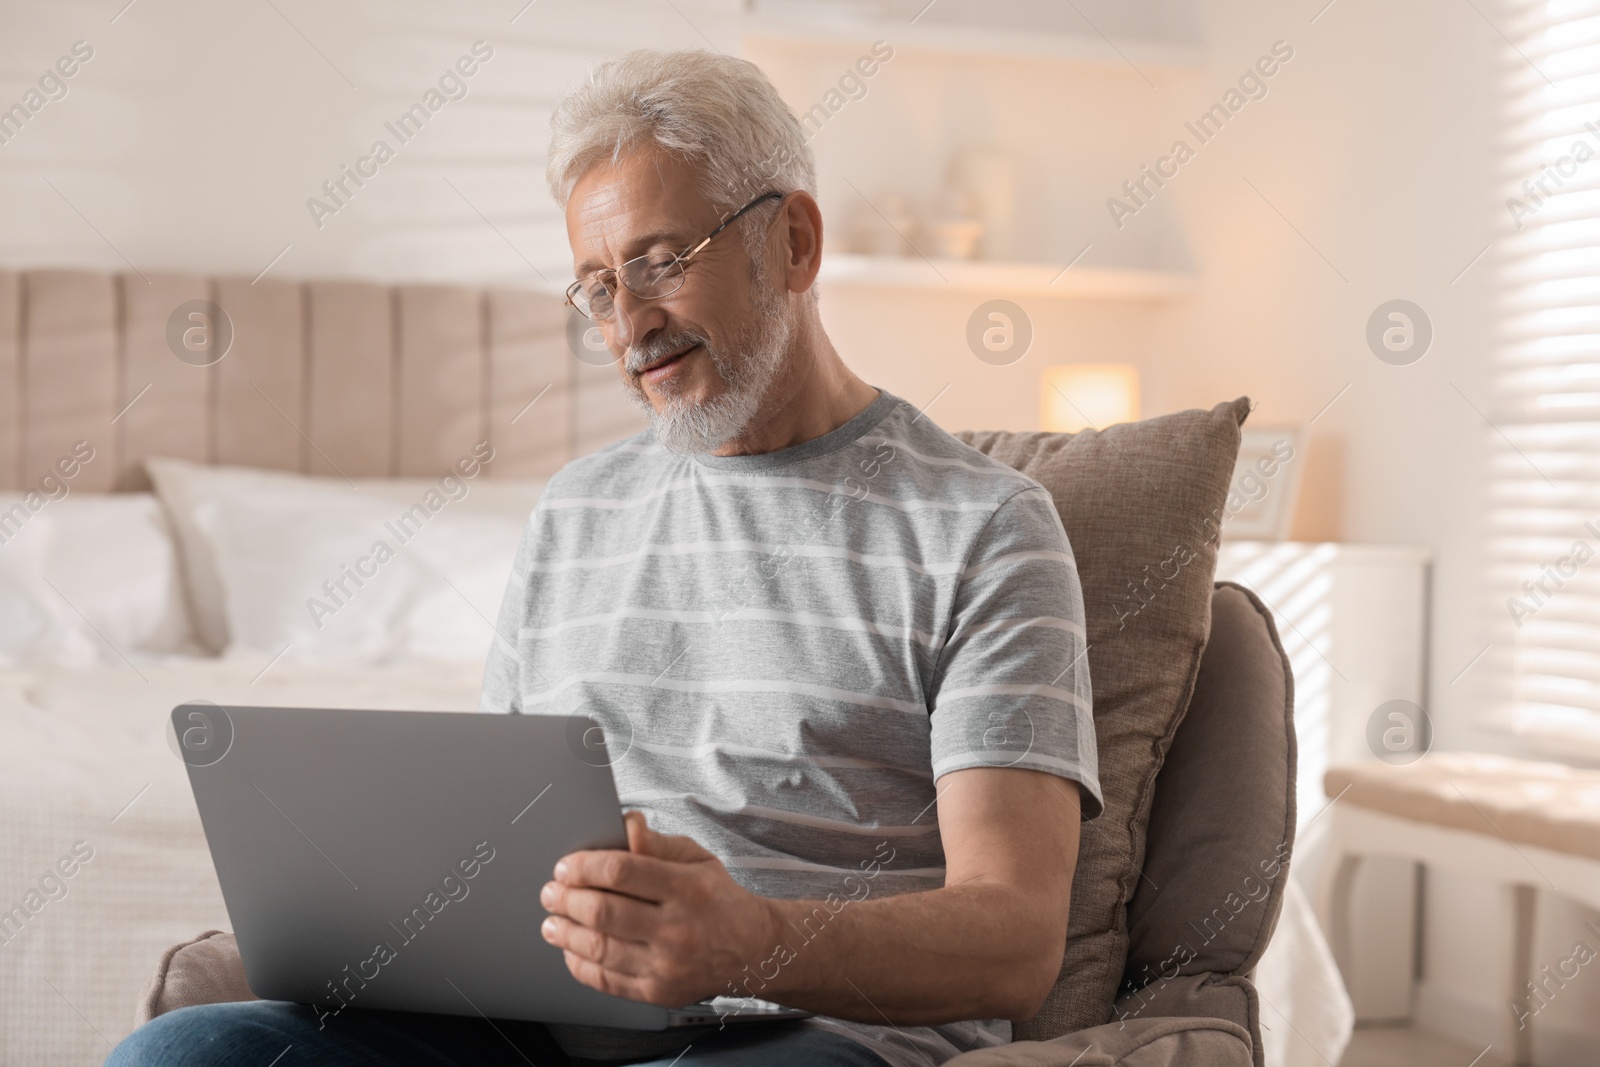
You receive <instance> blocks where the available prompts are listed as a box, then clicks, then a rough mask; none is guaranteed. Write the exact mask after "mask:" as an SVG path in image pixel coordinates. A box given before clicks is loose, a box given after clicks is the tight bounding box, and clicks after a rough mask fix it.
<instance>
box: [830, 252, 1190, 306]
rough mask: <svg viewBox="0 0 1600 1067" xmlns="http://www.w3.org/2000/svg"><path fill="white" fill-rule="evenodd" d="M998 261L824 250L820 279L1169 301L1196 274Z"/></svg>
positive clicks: (948, 289)
mask: <svg viewBox="0 0 1600 1067" xmlns="http://www.w3.org/2000/svg"><path fill="white" fill-rule="evenodd" d="M1064 266H1066V264H1065V263H1000V262H994V261H989V260H968V259H931V260H930V259H922V258H921V257H919V256H865V255H856V254H853V253H843V252H824V253H823V257H822V273H821V275H820V278H819V280H820V281H822V282H823V283H825V284H829V285H836V286H864V287H865V286H870V287H874V288H885V289H926V290H930V291H934V292H938V291H944V292H974V291H981V292H987V293H992V294H993V295H995V296H1051V297H1059V298H1061V299H1066V300H1074V299H1075V300H1171V299H1174V298H1177V297H1181V296H1187V295H1189V294H1191V293H1193V292H1194V291H1195V289H1196V287H1197V279H1196V277H1195V275H1193V274H1190V273H1187V272H1183V271H1164V270H1142V269H1132V268H1126V267H1086V266H1083V265H1081V264H1080V265H1078V266H1075V267H1073V268H1072V269H1071V270H1068V271H1066V272H1065V273H1062V267H1064Z"/></svg>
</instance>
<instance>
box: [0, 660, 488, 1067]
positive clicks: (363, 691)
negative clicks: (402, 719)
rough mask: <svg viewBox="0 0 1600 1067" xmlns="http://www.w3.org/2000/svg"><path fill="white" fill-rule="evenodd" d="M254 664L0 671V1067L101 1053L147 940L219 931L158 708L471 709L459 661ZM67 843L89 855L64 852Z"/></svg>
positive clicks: (116, 1032)
mask: <svg viewBox="0 0 1600 1067" xmlns="http://www.w3.org/2000/svg"><path fill="white" fill-rule="evenodd" d="M262 666H263V662H262V661H227V660H201V659H192V660H177V659H174V660H172V661H171V662H169V663H166V664H161V665H151V664H146V663H140V664H139V666H138V672H137V673H136V672H135V670H133V669H131V668H129V667H127V666H124V667H122V668H120V669H115V668H102V669H94V670H84V669H81V668H78V669H72V670H68V669H65V668H40V669H34V670H30V671H26V672H24V671H9V672H0V737H3V738H4V743H3V744H0V911H4V912H7V913H9V912H11V909H12V908H13V907H16V906H21V907H22V908H23V912H24V914H25V915H26V919H25V920H22V921H20V922H19V920H17V919H16V918H15V917H14V916H13V918H12V920H11V925H9V926H0V1064H5V1065H17V1067H22V1065H28V1067H34V1065H44V1064H51V1065H58V1064H59V1065H76V1064H83V1065H89V1064H99V1063H101V1062H102V1061H103V1060H104V1059H105V1057H106V1056H107V1054H108V1053H109V1052H110V1051H111V1046H112V1045H113V1044H114V1043H115V1042H117V1041H119V1040H120V1039H121V1038H122V1037H123V1036H124V1035H126V1034H127V1033H128V1032H129V1031H130V1030H131V1029H132V1028H133V1012H134V1006H135V1004H136V1002H137V1000H138V997H139V992H140V990H141V988H142V987H143V984H144V982H145V979H147V978H148V977H149V976H150V973H151V972H152V970H153V969H154V967H155V964H156V962H157V960H158V959H159V958H160V956H161V953H162V951H163V950H164V949H166V948H167V947H168V946H170V945H172V944H174V943H176V942H178V941H181V940H184V939H186V938H189V937H192V936H193V935H195V934H197V933H199V932H201V931H203V930H206V929H213V928H215V929H223V930H229V929H232V925H231V924H230V923H229V921H228V916H227V912H226V910H225V909H224V907H223V904H222V895H221V891H220V890H219V889H218V887H217V880H216V875H215V874H214V873H213V872H212V869H211V858H210V854H209V852H208V851H207V849H206V843H205V836H204V834H203V833H202V831H201V828H200V821H199V817H198V816H197V815H196V814H195V808H194V799H193V797H192V795H191V794H190V792H189V784H188V778H187V776H186V774H185V769H184V765H183V762H182V761H181V760H180V759H179V758H178V756H177V754H176V753H175V752H174V751H173V750H172V749H171V748H170V747H169V745H168V741H167V734H166V723H167V716H168V713H169V712H170V710H171V708H172V706H173V705H174V704H178V703H182V702H183V701H186V700H193V699H196V698H200V699H205V700H209V701H212V702H214V703H218V704H229V703H233V704H258V705H269V706H271V705H284V706H325V707H368V708H409V709H414V710H459V711H470V710H471V709H473V708H474V707H475V706H476V704H477V695H478V687H479V683H480V678H479V676H478V672H477V668H476V667H455V666H452V665H439V664H431V665H426V666H424V665H404V666H396V667H385V668H376V667H367V668H363V669H361V670H358V671H338V670H331V669H323V668H311V667H306V666H291V665H289V664H287V663H278V664H276V665H274V666H272V667H271V668H270V669H269V670H267V671H266V672H265V673H264V674H262V675H261V677H260V679H259V680H257V681H255V682H254V683H253V684H252V681H251V679H252V678H253V677H254V676H255V675H256V674H257V673H258V672H260V670H261V668H262ZM141 674H142V675H143V677H142V678H141ZM77 842H83V843H84V844H83V845H82V846H79V851H78V855H79V856H81V855H82V854H83V853H84V851H85V850H86V849H92V850H93V854H92V858H91V859H89V860H88V861H87V862H83V863H81V864H77V865H75V861H76V857H75V856H74V855H73V847H74V845H75V843H77ZM63 858H65V859H67V861H68V862H67V863H66V864H65V867H66V868H70V869H72V870H73V873H72V875H71V876H70V877H67V876H63V875H62V874H61V870H62V869H63V868H62V867H58V866H57V865H58V863H59V862H60V861H62V860H63ZM63 891H64V895H63ZM30 893H34V894H37V895H35V896H33V897H31V898H30V897H29V894H30ZM52 897H54V898H55V899H51V898H52ZM30 899H31V902H32V903H33V904H34V905H36V906H37V911H34V912H32V913H31V914H30V913H28V904H29V902H30ZM19 925H20V929H19V928H18V927H19Z"/></svg>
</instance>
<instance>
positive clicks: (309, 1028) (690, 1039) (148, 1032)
mask: <svg viewBox="0 0 1600 1067" xmlns="http://www.w3.org/2000/svg"><path fill="white" fill-rule="evenodd" d="M683 1044H684V1045H687V1046H689V1047H688V1050H687V1051H684V1050H682V1049H681V1048H675V1049H674V1050H673V1051H672V1052H671V1053H669V1054H667V1055H665V1056H662V1057H659V1058H651V1059H648V1060H644V1061H631V1062H634V1063H638V1064H640V1067H669V1065H671V1067H745V1065H752V1064H759V1065H762V1067H886V1065H885V1064H884V1061H883V1059H882V1058H881V1057H879V1056H878V1055H877V1054H876V1053H874V1052H873V1051H872V1050H870V1049H868V1048H867V1047H866V1046H865V1045H861V1044H859V1043H857V1042H855V1041H852V1040H850V1039H849V1038H847V1037H840V1036H839V1035H837V1034H834V1033H830V1032H829V1031H826V1030H822V1029H819V1028H817V1027H813V1026H801V1025H799V1024H798V1023H794V1022H775V1023H765V1024H761V1023H757V1024H752V1025H746V1026H734V1027H729V1028H727V1029H723V1030H712V1031H710V1032H706V1031H691V1032H689V1033H686V1034H685V1036H684V1041H683ZM619 1062H629V1061H616V1060H611V1061H601V1060H584V1059H577V1058H575V1057H571V1056H568V1055H567V1054H566V1053H565V1052H563V1051H562V1050H561V1046H559V1045H557V1044H556V1042H555V1039H554V1038H552V1037H551V1036H550V1033H549V1032H548V1031H547V1030H545V1028H544V1027H543V1026H541V1025H540V1024H538V1023H525V1022H514V1021H511V1020H508V1019H496V1020H494V1021H492V1022H491V1021H490V1020H488V1019H484V1018H480V1017H469V1016H459V1015H424V1014H420V1013H412V1012H398V1011H396V1012H391V1011H361V1010H359V1009H354V1008H352V1009H348V1010H346V1011H343V1012H341V1013H340V1014H339V1018H338V1019H337V1020H336V1021H335V1022H333V1023H329V1024H328V1025H327V1026H326V1027H325V1028H323V1029H318V1023H317V1018H316V1015H315V1014H314V1013H313V1012H312V1011H311V1009H310V1008H308V1007H305V1006H304V1005H300V1004H290V1003H287V1002H284V1001H279V1000H255V1001H244V1002H242V1003H236V1004H204V1005H201V1006H198V1007H193V1008H179V1009H178V1010H177V1011H173V1012H168V1013H167V1014H165V1015H159V1016H157V1017H156V1018H154V1019H152V1020H151V1021H150V1022H148V1023H146V1024H145V1025H143V1026H141V1027H140V1028H139V1029H137V1030H135V1031H134V1032H133V1033H131V1034H129V1035H128V1036H127V1037H126V1038H125V1039H124V1040H123V1042H122V1044H120V1045H118V1046H117V1047H116V1049H115V1050H114V1051H113V1052H112V1053H111V1055H110V1056H109V1057H108V1058H107V1059H106V1067H211V1065H220V1064H228V1065H230V1067H231V1065H233V1064H243V1065H246V1067H306V1065H310V1064H316V1065H318V1067H354V1065H355V1064H396V1065H404V1067H413V1065H415V1067H527V1065H529V1064H532V1065H533V1067H552V1065H554V1067H584V1065H589V1064H600V1063H619Z"/></svg>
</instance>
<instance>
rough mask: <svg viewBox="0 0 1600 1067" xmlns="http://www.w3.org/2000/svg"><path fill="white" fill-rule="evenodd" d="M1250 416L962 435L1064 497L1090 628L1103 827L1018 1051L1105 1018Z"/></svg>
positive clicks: (1207, 609)
mask: <svg viewBox="0 0 1600 1067" xmlns="http://www.w3.org/2000/svg"><path fill="white" fill-rule="evenodd" d="M1249 411H1250V402H1249V400H1248V399H1246V398H1240V399H1238V400H1235V401H1233V402H1232V403H1226V404H1218V405H1217V406H1216V407H1214V408H1212V409H1211V410H1210V411H1181V412H1178V413H1176V414H1172V415H1162V416H1160V417H1158V418H1153V419H1145V420H1144V421H1142V422H1134V423H1127V424H1124V425H1119V426H1109V427H1107V428H1106V429H1105V430H1102V431H1096V430H1085V431H1084V432H1082V433H1078V434H1053V433H1006V432H997V431H977V432H974V431H968V432H965V433H960V434H957V435H956V436H957V437H959V438H961V439H962V440H963V441H965V442H966V443H967V444H969V445H972V446H973V447H974V448H976V449H978V450H979V451H980V452H984V453H987V454H988V455H990V456H993V457H994V458H995V459H998V460H1000V461H1001V462H1002V463H1005V464H1007V465H1009V466H1011V467H1014V468H1016V469H1017V470H1019V471H1021V472H1023V473H1024V474H1027V475H1029V476H1030V477H1032V478H1034V479H1035V480H1037V481H1038V482H1039V483H1040V484H1042V485H1043V486H1044V487H1045V488H1046V489H1048V490H1049V491H1050V493H1051V495H1052V496H1053V497H1054V498H1055V503H1056V510H1057V511H1059V512H1060V513H1061V522H1062V525H1063V526H1065V527H1066V531H1067V538H1068V540H1069V541H1070V542H1071V544H1072V550H1073V554H1074V555H1075V556H1076V558H1077V561H1078V578H1079V581H1080V583H1081V584H1082V586H1083V600H1084V610H1085V615H1086V617H1087V621H1088V629H1089V674H1090V679H1091V682H1092V684H1093V688H1094V722H1095V731H1096V736H1097V740H1098V743H1099V750H1100V785H1101V789H1102V791H1103V792H1104V794H1105V802H1106V807H1105V813H1104V814H1103V815H1102V816H1101V817H1100V818H1099V819H1096V820H1095V821H1093V822H1088V823H1084V825H1083V838H1082V845H1081V846H1080V848H1079V850H1078V870H1077V875H1076V877H1075V878H1074V879H1073V883H1072V905H1071V914H1070V917H1069V930H1068V934H1067V951H1066V956H1065V958H1064V959H1063V961H1062V965H1061V973H1060V976H1059V977H1058V978H1057V979H1056V985H1055V988H1054V989H1053V990H1052V991H1051V993H1050V996H1049V998H1048V999H1047V1000H1046V1001H1045V1004H1044V1008H1043V1009H1042V1010H1041V1011H1040V1012H1039V1014H1038V1015H1036V1016H1034V1017H1033V1018H1032V1019H1029V1020H1028V1021H1026V1022H1023V1023H1018V1024H1017V1026H1016V1027H1015V1036H1016V1038H1017V1040H1031V1041H1040V1040H1048V1039H1050V1038H1053V1037H1058V1036H1060V1035H1062V1034H1066V1033H1071V1032H1073V1031H1075V1030H1082V1029H1084V1028H1086V1027H1090V1026H1098V1025H1100V1024H1102V1023H1105V1022H1108V1021H1110V1019H1111V1016H1112V1004H1113V1003H1114V1001H1115V998H1116V995H1117V987H1118V985H1119V983H1120V982H1121V980H1122V972H1123V965H1124V963H1125V961H1126V959H1127V954H1128V929H1127V904H1128V900H1129V898H1130V897H1131V896H1132V895H1133V891H1134V886H1135V884H1136V883H1137V882H1138V880H1139V879H1140V878H1142V877H1143V875H1142V874H1141V871H1140V867H1141V865H1142V864H1143V862H1144V848H1145V825H1146V823H1147V821H1148V820H1149V817H1150V803H1151V798H1152V795H1153V793H1154V785H1155V778H1156V773H1157V772H1158V771H1159V770H1160V769H1161V761H1162V759H1163V758H1164V757H1165V755H1166V751H1167V747H1168V745H1169V744H1170V743H1171V741H1172V736H1173V734H1174V733H1176V732H1177V729H1178V723H1179V722H1180V721H1181V720H1182V718H1183V713H1184V710H1185V709H1186V708H1187V707H1188V705H1189V696H1190V694H1191V693H1192V692H1193V691H1194V682H1195V677H1196V675H1197V673H1198V672H1199V669H1200V653H1201V652H1202V651H1203V650H1204V649H1205V644H1206V636H1207V634H1208V633H1209V632H1210V625H1211V580H1212V576H1213V573H1214V572H1215V570H1216V563H1217V542H1218V536H1219V530H1220V527H1221V524H1222V521H1223V519H1224V518H1225V516H1226V514H1227V508H1228V486H1229V483H1230V482H1231V480H1232V478H1233V465H1234V461H1235V459H1236V458H1237V456H1238V452H1239V427H1240V426H1241V425H1242V424H1243V423H1244V420H1245V416H1246V415H1248V414H1249Z"/></svg>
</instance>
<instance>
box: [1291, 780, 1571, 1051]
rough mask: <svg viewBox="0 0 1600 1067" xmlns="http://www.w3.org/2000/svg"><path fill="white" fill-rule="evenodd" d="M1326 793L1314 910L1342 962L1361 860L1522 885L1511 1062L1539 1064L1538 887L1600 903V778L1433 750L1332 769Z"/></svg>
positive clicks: (1511, 983)
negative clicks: (1402, 760)
mask: <svg viewBox="0 0 1600 1067" xmlns="http://www.w3.org/2000/svg"><path fill="white" fill-rule="evenodd" d="M1323 790H1324V791H1325V792H1326V793H1327V795H1328V796H1329V797H1330V798H1331V800H1330V805H1329V807H1328V809H1326V810H1327V814H1326V815H1325V816H1324V817H1325V818H1326V819H1328V820H1329V822H1330V823H1331V825H1330V826H1329V827H1328V829H1327V831H1326V833H1327V835H1328V852H1327V863H1326V864H1325V865H1324V867H1323V872H1324V873H1323V877H1322V878H1321V879H1320V880H1319V883H1318V886H1317V890H1316V893H1315V897H1314V904H1315V907H1316V911H1317V914H1318V916H1319V917H1320V918H1321V919H1322V922H1323V926H1324V929H1325V930H1326V931H1327V933H1328V939H1329V942H1330V944H1331V945H1332V947H1333V950H1334V955H1335V958H1338V959H1343V960H1348V959H1349V955H1348V953H1349V944H1350V926H1349V900H1350V888H1351V884H1352V881H1353V879H1354V876H1355V871H1356V866H1357V864H1358V863H1359V862H1360V860H1361V858H1362V857H1363V856H1396V857H1400V858H1402V859H1408V860H1411V861H1413V862H1415V863H1418V864H1423V865H1425V866H1427V867H1430V868H1433V869H1435V870H1443V871H1449V872H1451V873H1453V874H1458V875H1464V876H1466V877H1469V878H1478V879H1487V880H1490V881H1494V882H1498V883H1500V884H1502V885H1508V886H1510V887H1512V890H1513V893H1512V895H1513V901H1514V903H1513V927H1512V929H1513V936H1514V942H1513V951H1512V954H1511V959H1512V969H1511V973H1510V974H1508V975H1507V976H1506V978H1507V982H1508V989H1509V992H1508V995H1507V1002H1508V1004H1512V1005H1515V1004H1520V1003H1523V1002H1527V1005H1528V1008H1529V1009H1530V1010H1527V1011H1525V1013H1524V1014H1522V1015H1521V1016H1519V1017H1517V1018H1516V1019H1515V1022H1514V1025H1513V1030H1512V1033H1513V1035H1514V1047H1513V1063H1514V1064H1517V1065H1526V1064H1531V1063H1532V1062H1533V1061H1532V1029H1531V1023H1532V1015H1534V1014H1536V1009H1537V1007H1538V1001H1536V1000H1534V999H1533V998H1532V994H1531V993H1530V989H1536V988H1538V987H1537V986H1535V985H1532V984H1531V983H1534V982H1535V981H1536V979H1537V978H1538V977H1539V976H1536V975H1535V974H1534V973H1533V972H1534V962H1533V924H1534V903H1535V899H1536V890H1539V889H1548V890H1550V891H1551V892H1554V893H1557V894H1559V895H1561V896H1564V897H1567V898H1569V899H1572V900H1575V901H1579V902H1581V903H1583V904H1586V905H1588V906H1590V907H1595V908H1600V771H1587V770H1579V769H1576V768H1573V767H1568V766H1565V765H1562V764H1557V763H1534V762H1530V761H1527V760H1518V759H1509V758H1507V757H1504V756H1492V755H1487V754H1482V753H1466V752H1448V753H1429V754H1428V755H1426V756H1424V757H1423V758H1422V759H1421V760H1419V761H1417V762H1416V763H1413V764H1411V765H1409V766H1392V765H1390V764H1387V763H1381V762H1377V761H1373V762H1370V763H1360V764H1350V765H1345V766H1339V767H1334V768H1332V769H1330V770H1329V771H1328V772H1327V774H1326V775H1325V776H1324V778H1323ZM1596 934H1597V935H1600V930H1597V931H1596ZM1546 980H1548V976H1546ZM1512 1014H1513V1016H1516V1014H1517V1013H1516V1011H1515V1008H1513V1009H1512Z"/></svg>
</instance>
